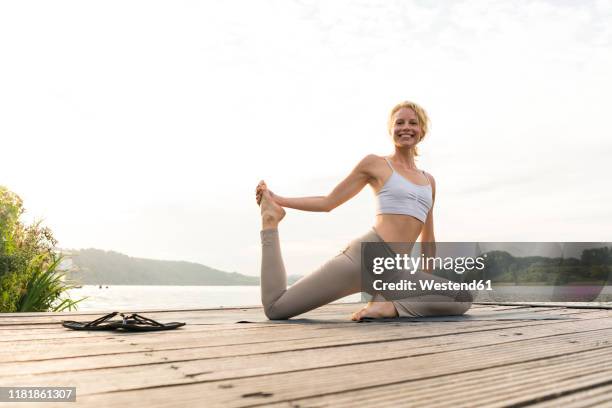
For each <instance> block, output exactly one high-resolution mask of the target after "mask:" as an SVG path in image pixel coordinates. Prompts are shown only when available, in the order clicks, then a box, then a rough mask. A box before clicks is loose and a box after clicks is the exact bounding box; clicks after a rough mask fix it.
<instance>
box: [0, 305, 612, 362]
mask: <svg viewBox="0 0 612 408" xmlns="http://www.w3.org/2000/svg"><path fill="white" fill-rule="evenodd" d="M588 315H589V316H592V317H602V316H607V311H591V312H589V313H588ZM583 318H584V317H583ZM561 321H563V320H561ZM555 322H556V323H558V322H560V321H558V320H543V321H532V322H523V321H521V322H510V323H503V324H496V323H499V322H490V321H484V322H478V321H477V322H470V323H471V324H465V323H463V322H431V323H428V324H427V325H424V324H422V323H413V322H407V323H395V322H387V323H370V324H357V323H349V324H347V325H346V326H344V327H333V326H332V327H328V326H324V327H322V326H320V325H287V326H285V327H287V331H285V332H278V331H273V332H270V333H267V334H266V335H264V334H263V332H261V331H260V330H261V329H255V331H259V333H257V338H258V339H257V340H255V341H254V340H253V335H254V334H255V333H254V332H253V331H246V330H244V331H241V332H238V333H234V332H232V335H231V340H228V339H227V337H226V336H225V334H224V332H223V331H208V332H196V333H197V334H195V333H194V335H193V336H188V335H187V334H188V333H189V330H195V329H193V328H191V329H186V330H182V329H181V330H180V331H179V330H176V331H169V332H153V333H146V334H142V333H136V334H133V333H115V332H111V333H114V334H113V335H109V334H101V333H97V332H92V333H88V334H89V335H90V336H89V337H88V338H81V339H79V340H78V341H74V342H68V343H66V342H65V341H62V340H61V339H60V340H56V339H53V340H49V341H23V342H19V343H16V344H12V345H11V347H10V349H5V350H0V361H5V362H8V361H28V360H42V359H54V358H71V357H76V356H92V355H116V354H119V353H129V352H148V351H153V350H165V349H181V348H182V349H184V348H194V347H207V346H209V347H210V346H219V345H229V344H256V343H262V342H266V341H270V340H281V339H285V340H298V339H309V338H314V339H321V340H325V338H326V335H327V337H329V336H332V335H333V334H334V333H339V335H340V336H341V337H342V338H343V341H345V342H358V341H359V340H352V339H351V338H354V337H355V336H358V335H359V334H360V333H361V334H362V335H365V336H367V337H368V338H370V339H372V341H374V340H381V341H382V340H384V339H386V338H389V337H391V338H400V337H402V338H406V336H408V337H426V336H434V335H435V336H440V335H447V334H452V333H457V332H466V331H474V330H495V329H497V328H506V327H526V326H537V325H541V324H554V323H555ZM511 323H514V324H513V325H512V324H511ZM247 326H248V325H247ZM410 327H414V329H409V328H410ZM415 329H416V330H415ZM321 330H323V331H321ZM330 330H331V331H330ZM283 333H286V336H285V337H283V336H282V334H283ZM375 334H376V335H375ZM313 341H314V340H313Z"/></svg>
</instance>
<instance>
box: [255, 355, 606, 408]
mask: <svg viewBox="0 0 612 408" xmlns="http://www.w3.org/2000/svg"><path fill="white" fill-rule="evenodd" d="M608 355H609V352H608V351H605V350H595V351H592V352H591V351H589V352H585V353H582V354H580V355H570V356H567V355H566V356H561V357H553V358H550V359H545V360H538V361H533V362H529V363H521V364H516V365H506V366H503V367H496V368H489V369H484V370H480V371H475V372H465V373H458V374H452V375H445V376H436V377H433V378H426V379H417V380H415V381H408V382H401V383H396V384H391V385H386V386H381V387H365V388H362V389H354V390H350V391H345V392H340V393H335V394H331V393H330V394H328V395H325V396H318V397H312V398H305V399H299V400H292V401H291V403H292V405H295V406H318V407H323V406H334V407H351V406H353V405H354V403H355V401H359V402H360V405H364V406H376V407H379V406H380V407H384V406H435V407H457V406H459V407H461V406H487V407H489V406H490V407H496V406H500V407H502V406H519V404H521V403H526V402H527V401H531V400H535V399H545V398H550V400H553V399H555V396H556V395H559V394H561V393H563V392H566V393H570V392H572V390H575V389H580V388H581V387H588V386H593V385H595V386H596V385H597V384H599V383H601V382H605V381H608V380H610V379H611V378H612V373H611V372H610V370H608V371H607V372H603V371H602V364H601V361H602V356H603V357H604V358H605V357H606V356H608ZM594 389H597V387H596V388H594ZM254 405H256V404H254ZM268 406H272V407H274V406H277V407H280V406H287V405H286V403H285V402H283V403H277V404H272V405H268ZM530 406H531V405H530ZM554 406H556V407H558V406H561V405H560V404H555V405H554Z"/></svg>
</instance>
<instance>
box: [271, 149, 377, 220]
mask: <svg viewBox="0 0 612 408" xmlns="http://www.w3.org/2000/svg"><path fill="white" fill-rule="evenodd" d="M375 161H376V156H375V155H373V154H371V155H368V156H366V157H364V158H363V159H362V160H361V161H360V162H359V163H358V164H357V166H355V168H354V169H353V171H351V173H350V174H349V175H348V176H347V177H346V178H345V179H344V180H342V181H341V182H340V184H338V185H337V186H336V188H334V189H333V190H332V192H331V193H329V194H328V195H326V196H316V197H282V196H279V195H276V194H274V195H273V198H274V201H276V203H278V204H279V205H280V206H282V207H288V208H294V209H296V210H302V211H325V212H329V211H331V210H333V209H334V208H336V207H338V206H339V205H340V204H343V203H345V202H347V201H348V200H350V199H351V198H353V197H355V196H356V195H357V193H359V192H360V191H361V190H363V188H364V187H365V186H366V185H367V184H368V182H369V181H370V179H371V177H372V176H371V170H370V169H371V168H372V164H373V163H375Z"/></svg>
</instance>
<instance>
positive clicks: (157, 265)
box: [62, 249, 259, 285]
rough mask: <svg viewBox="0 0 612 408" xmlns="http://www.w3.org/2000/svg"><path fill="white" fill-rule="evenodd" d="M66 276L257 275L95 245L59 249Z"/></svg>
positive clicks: (204, 279)
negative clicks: (101, 248) (62, 257)
mask: <svg viewBox="0 0 612 408" xmlns="http://www.w3.org/2000/svg"><path fill="white" fill-rule="evenodd" d="M62 253H64V254H65V255H66V256H67V258H69V260H68V261H67V262H66V263H65V265H64V266H65V267H66V269H67V270H68V271H67V273H66V277H67V278H69V279H70V280H73V281H75V282H78V283H79V284H82V285H259V277H256V276H246V275H242V274H239V273H236V272H224V271H220V270H218V269H213V268H210V267H208V266H206V265H201V264H198V263H193V262H184V261H159V260H154V259H145V258H132V257H130V256H127V255H124V254H121V253H119V252H114V251H102V250H99V249H81V250H63V251H62Z"/></svg>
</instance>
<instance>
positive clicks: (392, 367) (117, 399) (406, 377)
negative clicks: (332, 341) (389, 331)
mask: <svg viewBox="0 0 612 408" xmlns="http://www.w3.org/2000/svg"><path fill="white" fill-rule="evenodd" d="M539 341H540V340H538V341H534V342H531V343H529V344H527V343H526V344H522V345H521V346H520V347H510V349H509V350H507V351H506V350H498V351H497V352H495V351H492V350H489V351H487V350H484V349H483V348H480V349H479V350H478V353H476V354H475V353H474V351H473V350H467V351H464V350H462V351H456V352H449V353H441V354H440V355H434V356H419V357H413V358H411V359H410V361H408V360H404V359H395V360H390V361H384V362H382V361H381V362H376V363H366V364H360V365H358V366H353V367H352V369H351V368H347V367H346V366H341V367H333V368H322V369H313V370H306V371H301V372H290V373H282V374H276V375H265V376H255V377H247V378H234V379H228V380H226V381H220V382H219V381H214V382H200V383H194V384H187V383H184V384H185V385H180V386H168V384H171V381H172V375H170V373H165V375H163V380H164V384H166V385H164V386H163V387H156V386H153V388H143V389H140V390H131V391H120V392H112V393H106V394H97V395H89V396H88V395H83V396H82V397H81V398H80V400H81V401H82V402H83V404H84V406H94V405H96V404H104V403H105V402H106V403H109V402H111V401H112V402H113V403H114V404H121V406H138V404H145V403H147V404H149V403H150V404H154V406H156V407H167V406H181V405H189V404H190V403H191V404H192V403H194V402H195V401H197V399H198V398H201V397H202V396H206V401H207V404H208V405H209V406H228V407H230V406H254V405H257V404H265V405H268V404H270V403H273V402H289V401H296V400H299V399H302V398H307V397H313V396H317V395H322V394H324V395H328V394H332V393H339V392H344V393H347V392H353V390H356V389H357V390H358V389H362V388H374V387H381V386H385V385H389V384H397V383H403V382H408V381H411V382H412V381H416V380H419V379H423V378H436V377H441V376H449V375H457V374H460V373H474V372H476V371H478V370H486V369H488V368H497V367H505V368H506V369H507V368H508V366H509V365H511V364H520V363H529V362H531V363H534V364H536V365H545V366H550V364H551V361H553V360H551V358H553V357H559V358H562V357H563V358H566V359H567V361H570V362H571V361H576V360H577V358H576V357H577V356H578V355H579V354H581V356H580V357H585V356H589V354H585V353H587V352H592V353H593V355H595V356H596V359H597V361H599V362H601V361H605V360H609V359H610V358H612V347H610V346H607V347H595V346H594V345H592V346H591V347H592V348H589V347H586V346H585V345H583V346H582V347H577V346H576V345H573V344H572V345H563V344H561V343H559V342H557V343H553V342H550V343H548V344H546V346H547V347H546V348H542V347H539V345H538V342H539ZM556 347H558V348H557V349H556V350H555V348H556ZM521 351H526V352H523V353H521ZM476 356H478V357H479V358H475V357H476ZM544 357H546V359H545V358H544ZM578 360H579V358H578ZM175 371H176V370H175ZM522 371H523V370H520V372H522ZM545 372H548V371H545ZM147 374H148V375H149V376H150V375H152V373H149V372H148V373H147ZM549 374H550V375H554V372H553V373H549ZM135 375H136V373H132V376H135ZM597 378H601V376H600V375H599V373H598V374H597V375H596V376H595V377H594V378H592V377H589V378H588V381H596V380H597ZM67 382H72V383H74V379H72V380H71V379H67ZM77 386H78V385H77ZM113 386H115V387H117V388H116V389H117V390H125V389H126V388H129V386H128V385H126V384H125V383H120V382H119V381H117V382H116V383H115V384H114V385H113ZM552 386H553V387H554V386H555V384H552ZM406 388H407V389H409V388H410V387H409V386H408V387H406ZM80 389H81V388H80ZM435 389H436V388H435V387H432V388H430V391H431V390H435ZM144 390H146V392H142V391H144ZM86 393H87V392H86ZM360 402H361V401H360ZM353 403H354V401H353Z"/></svg>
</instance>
